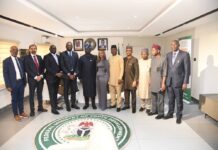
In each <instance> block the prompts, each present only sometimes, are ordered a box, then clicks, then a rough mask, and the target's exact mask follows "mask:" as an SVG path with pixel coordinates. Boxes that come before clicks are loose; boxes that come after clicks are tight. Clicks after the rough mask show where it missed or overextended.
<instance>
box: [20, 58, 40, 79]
mask: <svg viewBox="0 0 218 150" xmlns="http://www.w3.org/2000/svg"><path fill="white" fill-rule="evenodd" d="M36 57H37V59H38V63H39V69H38V70H37V68H36V65H35V63H34V60H33V58H32V56H31V55H27V56H25V58H24V68H25V71H26V72H27V77H28V82H34V81H35V79H34V78H35V77H36V76H39V75H44V63H43V60H42V57H41V56H39V55H36Z"/></svg>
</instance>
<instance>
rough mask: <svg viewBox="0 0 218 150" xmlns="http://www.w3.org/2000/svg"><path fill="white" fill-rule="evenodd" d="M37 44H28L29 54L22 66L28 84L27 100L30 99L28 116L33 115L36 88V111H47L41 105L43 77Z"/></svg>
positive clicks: (41, 61)
mask: <svg viewBox="0 0 218 150" xmlns="http://www.w3.org/2000/svg"><path fill="white" fill-rule="evenodd" d="M36 51H37V46H36V45H35V44H31V45H30V46H29V53H30V54H29V55H27V56H25V58H24V67H25V71H26V72H27V77H28V84H29V101H30V116H35V109H34V93H35V89H37V99H38V111H39V112H47V109H44V108H43V105H42V90H43V84H44V81H43V78H44V64H43V60H42V57H41V56H39V55H36Z"/></svg>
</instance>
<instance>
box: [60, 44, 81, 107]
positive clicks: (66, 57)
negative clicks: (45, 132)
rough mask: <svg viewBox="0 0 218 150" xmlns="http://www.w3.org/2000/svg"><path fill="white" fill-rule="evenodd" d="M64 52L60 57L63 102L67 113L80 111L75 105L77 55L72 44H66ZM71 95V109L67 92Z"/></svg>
mask: <svg viewBox="0 0 218 150" xmlns="http://www.w3.org/2000/svg"><path fill="white" fill-rule="evenodd" d="M66 49H67V50H66V51H64V52H62V53H61V55H60V64H61V69H62V71H63V73H64V75H63V77H64V101H65V104H66V109H67V111H71V108H75V109H80V108H79V107H78V106H77V105H76V92H77V91H78V87H77V75H78V54H77V53H76V52H74V51H72V49H73V44H72V42H67V43H66ZM69 89H70V93H71V108H70V102H69V99H68V92H69Z"/></svg>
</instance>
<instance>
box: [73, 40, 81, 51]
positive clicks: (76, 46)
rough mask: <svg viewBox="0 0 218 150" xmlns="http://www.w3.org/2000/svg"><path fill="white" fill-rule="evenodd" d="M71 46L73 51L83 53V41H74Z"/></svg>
mask: <svg viewBox="0 0 218 150" xmlns="http://www.w3.org/2000/svg"><path fill="white" fill-rule="evenodd" d="M73 45H74V50H75V51H83V39H74V40H73Z"/></svg>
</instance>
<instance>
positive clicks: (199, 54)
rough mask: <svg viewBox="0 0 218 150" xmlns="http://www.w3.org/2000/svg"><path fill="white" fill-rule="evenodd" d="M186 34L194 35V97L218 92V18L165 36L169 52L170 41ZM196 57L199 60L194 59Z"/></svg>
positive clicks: (192, 73) (192, 70) (192, 92)
mask: <svg viewBox="0 0 218 150" xmlns="http://www.w3.org/2000/svg"><path fill="white" fill-rule="evenodd" d="M185 36H192V39H193V45H192V47H193V48H192V56H191V57H192V58H191V65H192V67H191V80H192V87H191V95H192V97H194V98H196V99H199V94H207V93H218V85H217V83H218V78H217V75H218V20H217V21H214V22H209V23H206V24H203V25H200V26H197V27H195V28H193V29H190V30H187V31H183V32H181V33H177V34H174V35H171V36H168V37H165V39H164V41H165V42H164V43H165V45H164V47H165V49H166V50H167V51H168V52H169V51H170V42H171V41H172V40H175V39H178V38H181V37H185ZM194 58H196V59H197V60H196V61H194V60H193V59H194Z"/></svg>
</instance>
